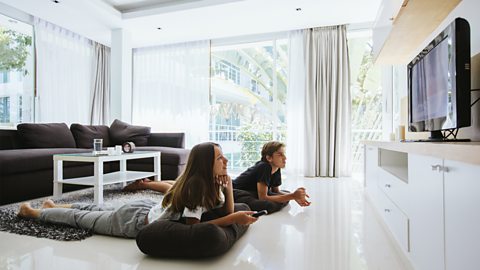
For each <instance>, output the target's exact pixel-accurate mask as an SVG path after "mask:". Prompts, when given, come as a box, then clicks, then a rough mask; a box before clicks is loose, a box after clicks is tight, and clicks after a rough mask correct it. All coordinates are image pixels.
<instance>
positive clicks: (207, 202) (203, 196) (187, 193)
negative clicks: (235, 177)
mask: <svg viewBox="0 0 480 270" xmlns="http://www.w3.org/2000/svg"><path fill="white" fill-rule="evenodd" d="M215 147H220V146H219V145H218V144H216V143H211V142H206V143H201V144H197V145H195V146H194V147H193V148H192V150H191V151H190V155H189V156H188V161H187V165H186V167H185V170H184V171H183V173H182V174H181V175H180V176H179V177H178V178H177V179H176V181H175V184H174V185H173V186H172V187H171V188H170V190H169V191H168V192H167V194H165V197H164V198H163V201H162V206H163V207H167V206H169V205H171V207H172V210H173V211H176V212H182V211H183V209H184V208H185V207H187V208H188V209H192V210H193V209H195V208H197V207H198V206H202V207H205V208H207V209H212V208H214V207H215V206H216V205H217V204H218V203H219V201H220V193H219V185H218V184H217V183H216V182H215V181H214V175H213V164H214V162H215Z"/></svg>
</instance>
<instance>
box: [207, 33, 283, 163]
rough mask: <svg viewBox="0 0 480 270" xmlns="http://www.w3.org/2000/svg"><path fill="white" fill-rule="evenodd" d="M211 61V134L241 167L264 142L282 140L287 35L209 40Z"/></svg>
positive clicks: (255, 155) (254, 157)
mask: <svg viewBox="0 0 480 270" xmlns="http://www.w3.org/2000/svg"><path fill="white" fill-rule="evenodd" d="M211 63H212V69H213V70H212V73H211V74H212V77H211V104H212V106H211V114H210V135H209V136H210V140H212V141H216V142H218V143H220V144H221V146H222V148H223V152H224V154H225V155H226V157H227V158H228V159H229V160H230V161H229V167H230V169H232V170H234V171H235V170H236V171H240V170H243V169H245V168H247V167H249V166H251V165H253V164H254V163H255V162H256V161H258V160H260V151H261V147H262V145H263V144H264V143H265V142H267V141H270V140H282V141H283V140H285V132H286V124H285V113H286V111H285V99H286V93H287V85H288V81H287V80H288V78H287V66H288V45H287V40H286V39H282V40H279V39H273V40H268V41H262V42H254V43H244V44H236V45H228V46H213V47H212V53H211Z"/></svg>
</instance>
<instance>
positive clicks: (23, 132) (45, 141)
mask: <svg viewBox="0 0 480 270" xmlns="http://www.w3.org/2000/svg"><path fill="white" fill-rule="evenodd" d="M17 132H18V135H19V137H20V140H21V142H22V146H23V147H24V148H75V139H74V138H73V135H72V132H70V129H68V126H67V125H66V124H65V123H48V124H31V123H23V124H19V125H17Z"/></svg>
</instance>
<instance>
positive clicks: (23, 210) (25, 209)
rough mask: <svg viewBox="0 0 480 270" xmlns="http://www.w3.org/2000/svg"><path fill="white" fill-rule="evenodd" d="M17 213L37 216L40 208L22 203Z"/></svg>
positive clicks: (20, 215)
mask: <svg viewBox="0 0 480 270" xmlns="http://www.w3.org/2000/svg"><path fill="white" fill-rule="evenodd" d="M17 215H18V216H19V217H27V218H38V217H39V215H40V210H38V209H34V208H32V206H30V203H22V204H21V205H20V209H19V210H18V214H17Z"/></svg>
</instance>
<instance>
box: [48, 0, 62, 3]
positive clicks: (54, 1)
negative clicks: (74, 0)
mask: <svg viewBox="0 0 480 270" xmlns="http://www.w3.org/2000/svg"><path fill="white" fill-rule="evenodd" d="M50 1H52V2H53V3H55V4H58V3H60V1H58V0H50Z"/></svg>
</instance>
